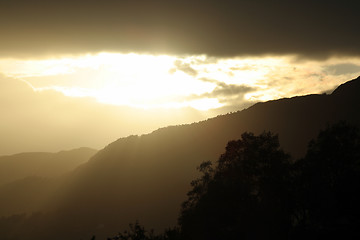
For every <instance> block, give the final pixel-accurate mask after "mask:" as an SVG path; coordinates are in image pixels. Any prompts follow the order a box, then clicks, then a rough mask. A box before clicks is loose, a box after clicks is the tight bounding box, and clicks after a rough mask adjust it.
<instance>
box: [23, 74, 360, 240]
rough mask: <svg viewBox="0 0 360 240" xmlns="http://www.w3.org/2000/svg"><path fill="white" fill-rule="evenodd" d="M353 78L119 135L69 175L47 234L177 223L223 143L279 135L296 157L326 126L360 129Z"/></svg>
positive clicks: (68, 235) (75, 235)
mask: <svg viewBox="0 0 360 240" xmlns="http://www.w3.org/2000/svg"><path fill="white" fill-rule="evenodd" d="M354 80H355V81H349V83H348V84H347V83H345V84H343V85H341V88H340V86H339V87H338V88H336V89H335V90H334V91H333V93H332V94H311V95H306V96H297V97H293V98H285V99H278V100H272V101H268V102H263V103H257V104H255V105H253V106H251V107H249V108H246V109H244V110H242V111H238V112H234V113H230V114H226V115H220V116H217V117H215V118H211V119H208V120H205V121H201V122H197V123H192V124H184V125H180V126H168V127H165V128H160V129H158V130H155V131H153V132H152V133H150V134H144V135H140V136H137V135H132V136H128V137H126V138H119V139H118V140H116V141H114V142H112V143H110V144H109V145H107V146H106V147H105V148H104V149H102V150H100V151H99V152H97V153H96V154H95V155H94V156H93V157H92V158H91V159H90V160H89V161H88V162H87V163H85V164H82V165H81V166H79V167H78V168H76V169H75V170H74V171H72V172H71V173H70V174H69V175H68V176H67V177H68V179H67V180H66V183H65V184H64V185H63V186H65V187H63V189H65V191H64V192H62V193H61V195H60V196H59V199H61V201H59V205H58V206H56V210H55V211H54V213H53V215H52V217H51V219H52V222H51V224H50V225H51V226H56V227H55V228H50V230H49V232H53V233H57V235H56V236H55V237H52V239H53V240H57V239H58V240H61V239H68V240H73V239H74V240H78V239H80V238H83V239H90V238H91V236H92V235H93V234H94V235H96V236H97V238H98V237H99V238H100V239H101V238H105V237H106V236H110V235H112V234H114V233H115V232H117V231H119V229H124V228H126V227H127V225H128V223H129V222H133V221H135V220H139V221H140V222H141V223H142V224H144V225H145V226H147V227H149V228H154V229H155V230H162V229H164V228H167V227H169V226H172V225H175V224H176V219H177V216H178V213H179V210H180V205H181V203H182V202H183V201H184V200H185V198H186V193H187V191H188V190H189V189H190V182H191V181H192V180H193V179H194V178H196V177H197V176H198V172H197V170H196V167H197V166H198V165H199V164H200V163H201V162H203V161H208V160H210V161H216V160H217V159H218V157H219V156H220V154H221V153H223V152H224V149H225V146H226V143H227V142H228V141H230V140H234V139H239V138H240V136H241V134H242V133H243V132H245V131H247V132H253V133H255V134H259V133H261V132H263V131H271V132H273V133H276V134H278V135H279V139H280V145H281V146H282V148H283V149H284V150H285V151H286V152H288V153H290V154H291V155H292V156H293V158H294V159H299V158H301V157H302V156H304V154H305V150H306V147H307V145H308V142H309V141H310V140H311V139H312V138H314V137H315V136H316V135H317V134H318V132H319V130H320V129H323V128H325V127H326V126H327V125H328V124H332V123H336V122H338V121H341V120H345V121H347V122H349V123H350V124H353V125H356V126H358V127H360V112H359V111H358V109H360V95H359V94H358V92H360V88H359V83H360V78H357V79H354ZM339 89H340V90H339ZM29 224H30V223H29ZM31 239H36V240H39V239H44V240H45V239H48V238H46V237H43V238H39V237H37V236H35V235H34V237H33V238H31Z"/></svg>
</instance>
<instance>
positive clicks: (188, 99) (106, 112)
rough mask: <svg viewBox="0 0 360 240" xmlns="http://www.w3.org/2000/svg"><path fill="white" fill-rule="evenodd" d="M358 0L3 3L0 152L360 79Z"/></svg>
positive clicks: (90, 138) (148, 126)
mask: <svg viewBox="0 0 360 240" xmlns="http://www.w3.org/2000/svg"><path fill="white" fill-rule="evenodd" d="M357 12H358V8H357V2H356V1H346V0H344V1H332V0H328V1H323V0H318V1H308V0H303V1H277V0H274V1H265V0H251V1H250V0H237V1H230V0H224V1H212V0H207V1H201V0H192V1H188V0H182V1H178V0H173V1H165V0H153V1H145V0H141V1H137V0H132V1H127V0H121V1H120V0H103V1H95V0H86V1H85V0H78V1H75V0H72V1H68V0H64V1H45V0H31V1H30V0H0V36H1V37H0V100H1V101H0V113H1V120H0V133H1V134H0V135H1V136H0V155H4V154H13V153H18V152H24V151H60V150H63V149H71V148H76V147H81V146H87V147H93V148H97V149H101V148H103V147H104V146H106V144H109V143H110V142H112V141H114V140H116V139H117V138H120V137H125V136H128V135H132V134H144V133H149V132H151V131H153V130H155V129H157V128H159V127H165V126H167V125H177V124H185V123H191V122H196V121H201V120H205V119H207V118H209V117H214V116H216V115H218V114H225V113H227V112H230V111H237V110H242V109H243V108H246V107H249V106H251V105H252V104H254V103H255V102H258V101H267V100H272V99H278V98H283V97H292V96H298V95H305V94H313V93H330V92H331V91H332V90H333V89H334V88H335V87H336V86H338V85H339V84H342V83H344V82H346V81H348V80H351V79H353V78H356V77H357V76H359V75H360V47H359V42H360V32H359V31H358V16H357V14H356V13H357Z"/></svg>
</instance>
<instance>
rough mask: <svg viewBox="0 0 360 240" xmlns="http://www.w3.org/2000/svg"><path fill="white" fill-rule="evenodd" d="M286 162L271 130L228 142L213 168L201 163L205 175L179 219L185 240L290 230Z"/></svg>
mask: <svg viewBox="0 0 360 240" xmlns="http://www.w3.org/2000/svg"><path fill="white" fill-rule="evenodd" d="M289 166H290V157H289V156H288V155H287V154H285V153H284V152H283V151H282V150H281V149H280V148H279V141H278V137H277V136H276V135H273V134H271V133H270V132H264V133H262V134H261V135H259V136H255V135H254V134H252V133H244V134H242V139H241V140H237V141H230V142H229V143H228V145H227V147H226V152H225V153H224V154H223V155H221V157H220V159H219V160H218V162H217V166H216V168H215V169H213V168H212V165H211V163H210V162H205V163H203V164H201V165H200V167H199V170H200V171H201V172H202V173H203V175H202V177H201V178H199V179H197V180H195V181H193V182H192V186H193V189H192V190H191V191H190V192H189V193H188V200H187V201H186V202H184V203H183V205H182V212H181V216H180V218H179V224H180V226H181V230H182V233H183V235H184V237H185V239H238V238H239V237H240V236H243V237H244V236H247V237H249V238H256V237H258V238H262V237H267V236H272V235H276V236H279V235H281V234H280V232H284V230H286V228H288V226H287V224H286V223H287V222H288V219H289V214H288V212H289V209H288V208H289V206H288V202H289V183H290V178H289ZM279 227H281V228H279ZM259 230H260V231H259Z"/></svg>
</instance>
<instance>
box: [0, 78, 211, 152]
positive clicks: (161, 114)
mask: <svg viewBox="0 0 360 240" xmlns="http://www.w3.org/2000/svg"><path fill="white" fill-rule="evenodd" d="M0 86H1V88H0V112H1V121H0V132H1V135H0V155H4V154H14V153H18V152H26V151H51V152H56V151H60V150H64V149H71V148H77V147H82V146H87V147H93V148H97V149H100V148H102V147H104V146H105V145H106V144H109V143H111V142H112V141H114V140H116V139H118V138H120V137H125V136H128V135H132V134H144V133H148V132H150V131H153V130H155V129H157V128H159V127H164V126H167V125H173V124H180V123H181V124H183V123H191V122H194V121H199V120H203V119H205V118H206V115H205V116H202V114H201V113H200V112H198V111H196V110H194V109H190V108H188V109H164V110H161V109H155V110H152V111H146V110H141V109H134V108H131V107H125V106H113V105H106V104H100V103H98V102H96V101H95V100H94V99H92V98H71V97H66V96H64V95H63V94H61V93H59V92H56V91H53V90H45V91H34V90H33V89H32V88H31V86H30V85H28V84H27V83H25V82H23V81H21V80H17V79H14V78H9V77H5V76H3V75H1V74H0Z"/></svg>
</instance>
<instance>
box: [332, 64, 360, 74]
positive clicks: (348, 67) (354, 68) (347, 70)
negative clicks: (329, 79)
mask: <svg viewBox="0 0 360 240" xmlns="http://www.w3.org/2000/svg"><path fill="white" fill-rule="evenodd" d="M325 71H326V72H328V73H330V74H333V75H342V74H351V73H358V72H360V66H359V65H355V64H352V63H341V64H335V65H331V66H327V67H326V68H325Z"/></svg>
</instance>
